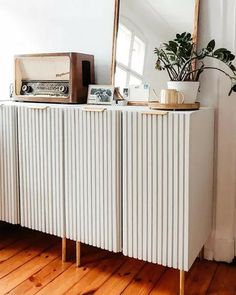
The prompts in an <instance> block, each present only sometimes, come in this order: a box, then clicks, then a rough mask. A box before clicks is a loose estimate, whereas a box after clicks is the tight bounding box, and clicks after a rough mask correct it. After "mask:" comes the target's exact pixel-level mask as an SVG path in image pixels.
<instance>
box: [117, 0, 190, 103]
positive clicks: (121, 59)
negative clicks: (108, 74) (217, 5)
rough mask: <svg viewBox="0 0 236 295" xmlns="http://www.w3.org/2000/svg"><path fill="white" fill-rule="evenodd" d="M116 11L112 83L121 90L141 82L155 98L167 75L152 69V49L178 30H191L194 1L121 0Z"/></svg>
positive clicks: (164, 85) (153, 61)
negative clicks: (116, 28) (116, 22)
mask: <svg viewBox="0 0 236 295" xmlns="http://www.w3.org/2000/svg"><path fill="white" fill-rule="evenodd" d="M119 12H120V13H119V25H118V36H117V49H116V71H115V86H117V87H120V90H121V93H122V92H123V90H122V89H123V88H126V87H131V88H132V85H144V90H145V87H146V88H148V89H150V99H151V100H152V99H156V95H157V93H159V92H160V90H161V89H163V88H166V82H167V81H168V75H167V74H166V72H157V70H156V69H155V62H156V56H155V55H154V49H155V47H159V46H160V44H161V43H163V42H167V41H169V40H171V39H173V38H174V37H175V35H176V34H177V33H182V32H192V31H193V24H194V13H195V0H120V11H119ZM149 86H150V88H149ZM143 97H145V93H143Z"/></svg>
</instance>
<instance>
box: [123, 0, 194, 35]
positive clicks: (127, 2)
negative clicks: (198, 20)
mask: <svg viewBox="0 0 236 295" xmlns="http://www.w3.org/2000/svg"><path fill="white" fill-rule="evenodd" d="M120 4H121V7H120V13H121V15H122V16H131V20H132V19H133V20H134V19H137V18H138V19H139V22H138V24H137V23H136V24H137V25H139V26H141V27H142V26H144V25H146V26H149V27H150V28H151V29H152V30H153V31H154V32H158V33H159V35H161V34H163V33H164V34H165V35H168V34H166V33H167V32H172V34H171V35H172V36H174V35H175V34H176V33H182V32H190V33H192V31H193V21H194V6H195V5H194V4H195V0H121V1H120Z"/></svg>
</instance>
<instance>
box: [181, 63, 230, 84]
mask: <svg viewBox="0 0 236 295" xmlns="http://www.w3.org/2000/svg"><path fill="white" fill-rule="evenodd" d="M204 70H217V71H219V72H222V73H223V74H225V75H226V76H227V77H229V78H230V79H235V80H236V78H235V77H233V76H230V75H229V74H228V73H226V72H225V71H224V70H221V69H218V68H216V67H205V66H204V67H202V68H200V69H196V70H193V71H191V72H189V73H187V74H185V76H184V79H185V78H186V76H188V75H190V74H192V73H196V72H199V71H204ZM199 76H200V74H199ZM184 79H183V80H181V81H184Z"/></svg>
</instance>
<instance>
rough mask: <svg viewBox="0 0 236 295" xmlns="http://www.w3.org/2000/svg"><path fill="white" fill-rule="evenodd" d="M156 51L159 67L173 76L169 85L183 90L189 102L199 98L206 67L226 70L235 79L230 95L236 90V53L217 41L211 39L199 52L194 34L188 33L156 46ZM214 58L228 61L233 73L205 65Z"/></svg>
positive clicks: (224, 62)
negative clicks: (201, 80)
mask: <svg viewBox="0 0 236 295" xmlns="http://www.w3.org/2000/svg"><path fill="white" fill-rule="evenodd" d="M154 53H155V54H156V55H157V61H156V69H157V70H159V71H162V70H166V71H167V73H168V75H169V78H170V81H169V82H168V88H169V89H177V90H178V91H180V92H182V93H183V94H184V97H185V103H193V102H195V101H196V99H197V93H198V89H199V78H200V76H201V74H202V73H203V72H204V71H205V70H217V71H220V72H222V73H224V74H225V75H226V76H227V77H228V78H229V79H230V81H231V87H230V91H229V95H230V94H231V93H232V91H234V92H236V67H235V66H234V65H233V61H234V59H235V55H233V54H232V53H231V51H229V50H227V49H226V48H219V49H215V40H211V41H210V42H209V43H208V45H207V47H206V48H202V49H201V50H199V51H197V50H196V44H195V43H194V42H193V39H192V36H191V34H190V33H186V32H185V33H182V34H177V35H176V38H175V39H174V40H171V41H169V42H168V43H163V44H161V45H160V47H159V48H155V50H154ZM210 58H211V59H217V60H219V61H221V62H222V63H223V64H225V65H226V67H227V68H228V69H229V72H230V74H229V73H228V72H226V71H225V70H224V69H221V68H219V67H217V66H211V65H207V64H205V61H207V59H210Z"/></svg>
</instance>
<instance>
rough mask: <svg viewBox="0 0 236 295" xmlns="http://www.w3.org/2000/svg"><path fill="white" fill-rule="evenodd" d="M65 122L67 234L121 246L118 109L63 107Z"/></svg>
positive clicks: (89, 241)
mask: <svg viewBox="0 0 236 295" xmlns="http://www.w3.org/2000/svg"><path fill="white" fill-rule="evenodd" d="M64 122H65V123H64V124H65V125H64V127H65V140H64V143H65V204H66V207H65V214H66V236H67V238H69V239H72V240H76V241H80V242H84V243H86V244H89V245H93V246H97V247H101V248H103V249H107V250H110V251H114V252H118V251H121V175H120V170H121V169H120V167H121V166H120V165H121V112H120V111H117V110H109V109H108V110H107V109H105V110H101V109H99V108H98V109H94V110H92V111H88V110H84V107H81V108H78V107H77V108H76V107H75V108H68V109H66V110H65V113H64Z"/></svg>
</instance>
